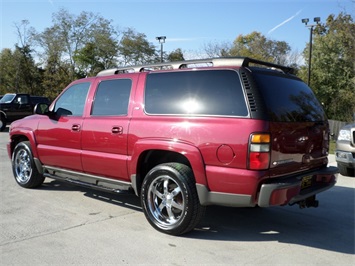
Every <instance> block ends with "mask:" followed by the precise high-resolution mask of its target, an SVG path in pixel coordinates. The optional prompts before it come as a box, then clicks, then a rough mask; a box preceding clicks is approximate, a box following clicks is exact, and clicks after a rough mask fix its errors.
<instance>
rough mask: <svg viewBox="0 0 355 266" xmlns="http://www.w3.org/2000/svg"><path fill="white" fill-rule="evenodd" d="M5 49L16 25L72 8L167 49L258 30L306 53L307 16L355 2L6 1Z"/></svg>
mask: <svg viewBox="0 0 355 266" xmlns="http://www.w3.org/2000/svg"><path fill="white" fill-rule="evenodd" d="M0 1H1V2H0V3H1V4H0V14H1V17H0V50H2V49H3V48H11V49H13V48H14V45H15V43H17V42H18V39H17V34H16V30H15V27H14V24H15V23H20V22H21V21H22V20H24V19H26V20H28V21H29V22H30V26H32V27H34V28H35V29H36V30H37V31H39V32H40V31H42V30H43V29H45V28H46V27H50V26H52V25H53V24H52V14H53V13H54V12H57V11H58V10H59V9H60V8H66V9H67V10H68V11H69V12H70V13H71V14H76V15H78V14H80V12H82V11H90V12H93V13H98V14H100V15H101V16H103V17H104V18H106V19H109V20H112V24H113V25H114V26H118V27H119V28H121V29H124V28H127V27H132V28H134V29H135V30H136V31H137V32H140V33H144V34H146V36H147V39H148V41H150V42H151V43H153V44H156V45H157V47H160V46H159V43H158V42H157V41H156V40H155V37H156V36H162V35H163V36H166V37H167V39H166V43H165V44H164V51H168V52H169V51H172V50H175V49H176V48H181V49H182V50H183V51H184V52H189V51H199V50H202V49H203V47H204V45H205V44H207V43H209V42H230V43H231V42H233V40H234V39H235V38H236V37H237V36H238V35H239V34H243V35H245V34H249V33H251V32H253V31H258V32H261V33H262V34H264V35H265V36H267V37H268V38H270V39H273V40H277V41H286V42H287V43H288V44H289V45H290V46H291V47H292V49H293V50H298V51H299V52H301V51H302V50H303V49H304V47H305V44H306V43H307V42H308V41H309V30H308V29H307V28H306V27H305V26H304V24H302V23H301V19H302V18H310V20H312V21H313V18H314V17H321V21H323V22H324V21H325V20H326V18H327V17H328V16H329V15H330V14H335V15H337V14H339V13H340V12H342V11H343V12H346V13H348V14H355V9H354V5H355V4H354V1H352V0H265V1H262V0H248V1H247V0H229V1H228V0H220V1H218V0H203V1H202V0H188V1H186V0H180V1H179V0H175V1H174V0H166V1H154V0H145V1H142V0H141V1H138V0H131V1H127V0H126V1H124V0H101V1H100V0H86V1H85V0H0Z"/></svg>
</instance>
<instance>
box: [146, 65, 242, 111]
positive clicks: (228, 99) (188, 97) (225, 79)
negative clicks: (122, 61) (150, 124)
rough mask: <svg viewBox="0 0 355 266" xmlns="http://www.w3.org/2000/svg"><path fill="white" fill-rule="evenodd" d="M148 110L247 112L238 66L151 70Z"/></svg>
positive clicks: (147, 99) (148, 78)
mask: <svg viewBox="0 0 355 266" xmlns="http://www.w3.org/2000/svg"><path fill="white" fill-rule="evenodd" d="M145 111H146V112H147V113H148V114H172V115H177V114H185V115H217V116H243V117H245V116H247V115H248V109H247V106H246V103H245V97H244V93H243V89H242V86H241V82H240V78H239V75H238V73H237V72H236V71H234V70H200V71H186V72H170V73H151V74H149V75H148V76H147V83H146V88H145Z"/></svg>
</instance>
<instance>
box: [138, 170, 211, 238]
mask: <svg viewBox="0 0 355 266" xmlns="http://www.w3.org/2000/svg"><path fill="white" fill-rule="evenodd" d="M141 203H142V207H143V212H144V214H145V216H146V218H147V220H148V221H149V223H150V224H151V225H152V226H153V227H154V228H155V229H156V230H158V231H160V232H163V233H166V234H170V235H182V234H184V233H187V232H189V231H191V230H193V229H194V228H195V226H196V225H197V224H198V223H199V222H200V220H201V219H202V217H203V215H204V213H205V207H204V206H201V204H200V202H199V199H198V195H197V191H196V185H195V179H194V176H193V173H192V170H191V169H190V168H189V167H188V166H186V165H184V164H179V163H166V164H160V165H158V166H156V167H154V168H153V169H152V170H151V171H149V173H148V174H147V175H146V177H145V179H144V181H143V184H142V189H141Z"/></svg>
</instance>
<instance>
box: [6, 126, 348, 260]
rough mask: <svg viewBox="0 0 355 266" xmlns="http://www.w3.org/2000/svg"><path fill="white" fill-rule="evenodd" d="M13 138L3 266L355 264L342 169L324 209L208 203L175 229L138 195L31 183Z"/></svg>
mask: <svg viewBox="0 0 355 266" xmlns="http://www.w3.org/2000/svg"><path fill="white" fill-rule="evenodd" d="M7 141H8V133H7V132H0V265H117V264H131V265H137V264H141V265H149V264H154V265H355V247H354V240H355V230H354V227H355V223H354V210H355V206H354V203H355V178H351V177H344V176H339V178H338V182H337V185H336V186H335V187H334V188H332V189H331V190H328V191H326V192H323V193H321V194H319V196H318V197H317V199H318V200H319V207H318V208H309V209H299V208H298V207H297V206H286V207H271V208H228V207H217V206H212V207H208V208H207V212H206V215H205V217H204V219H203V220H202V222H201V224H200V225H199V226H198V227H197V228H196V229H195V230H194V231H193V232H191V233H189V234H187V235H184V236H180V237H175V236H169V235H165V234H163V233H159V232H158V231H156V230H154V229H153V228H152V227H151V226H150V225H149V223H148V222H147V221H146V219H145V217H144V214H143V212H142V209H141V206H140V202H139V199H138V198H137V197H136V196H134V195H115V194H109V193H104V192H100V191H94V190H90V189H84V188H81V187H75V186H71V185H68V184H64V183H60V182H58V181H54V180H51V179H46V180H45V183H44V185H43V186H42V187H41V188H39V189H24V188H21V187H20V186H18V185H17V184H16V182H15V180H14V178H13V175H12V170H11V162H10V159H9V158H8V156H7V152H6V143H7ZM329 159H330V164H331V165H335V161H334V156H332V155H330V156H329Z"/></svg>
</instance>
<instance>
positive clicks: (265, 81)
mask: <svg viewBox="0 0 355 266" xmlns="http://www.w3.org/2000/svg"><path fill="white" fill-rule="evenodd" d="M255 78H256V82H257V84H258V87H259V89H260V92H261V94H262V96H263V99H264V101H265V103H266V105H267V111H268V113H269V117H270V119H271V120H272V121H275V122H303V121H324V120H326V117H325V114H324V111H323V108H322V106H321V105H320V103H319V102H318V100H317V99H316V97H315V95H314V94H313V92H312V90H311V89H310V88H309V87H308V86H307V85H306V84H305V83H304V82H303V81H301V80H298V79H291V78H286V77H281V76H278V75H270V74H269V75H268V74H264V73H255Z"/></svg>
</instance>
